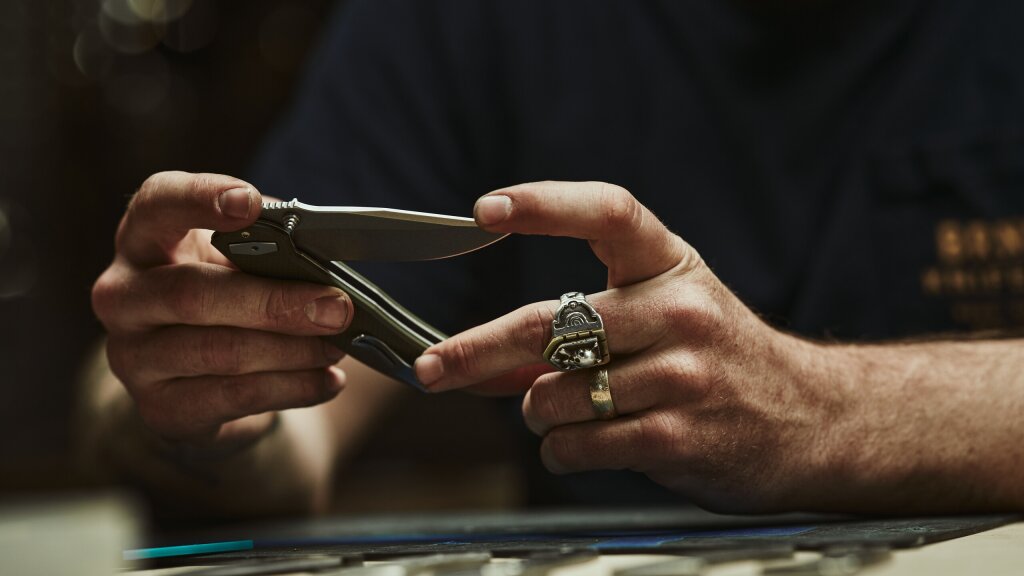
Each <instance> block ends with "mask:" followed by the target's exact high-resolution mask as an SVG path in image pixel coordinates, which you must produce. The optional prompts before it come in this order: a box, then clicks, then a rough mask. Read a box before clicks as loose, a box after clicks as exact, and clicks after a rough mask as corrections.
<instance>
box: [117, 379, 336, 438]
mask: <svg viewBox="0 0 1024 576" xmlns="http://www.w3.org/2000/svg"><path fill="white" fill-rule="evenodd" d="M344 384H345V373H344V372H342V371H341V370H340V369H338V368H337V367H334V366H332V367H330V368H325V369H320V370H304V371H300V372H262V373H259V374H246V375H242V376H201V377H197V378H181V379H176V380H169V381H166V382H162V383H160V384H159V385H157V386H151V387H147V388H146V389H144V390H134V391H133V393H134V394H133V395H134V396H135V398H136V403H137V404H138V408H139V414H140V415H141V416H142V419H143V420H144V421H145V422H146V424H147V425H148V426H149V427H150V428H152V429H153V430H154V431H155V432H156V433H157V434H160V435H161V436H163V437H165V438H168V439H174V440H203V439H206V440H209V439H212V438H213V437H215V435H216V434H217V433H218V431H219V429H220V427H221V425H222V424H224V423H226V422H231V421H233V420H237V419H239V418H243V417H245V416H250V415H252V414H262V413H264V412H274V411H278V410H287V409H290V408H302V407H306V406H313V405H315V404H320V403H322V402H326V401H328V400H330V399H331V398H334V397H335V396H337V395H338V393H339V392H340V391H341V389H342V388H343V387H344Z"/></svg>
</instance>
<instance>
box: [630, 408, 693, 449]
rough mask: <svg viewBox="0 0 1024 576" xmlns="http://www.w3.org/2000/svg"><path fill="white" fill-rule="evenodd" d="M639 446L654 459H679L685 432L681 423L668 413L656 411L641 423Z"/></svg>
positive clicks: (647, 415) (646, 416)
mask: <svg viewBox="0 0 1024 576" xmlns="http://www.w3.org/2000/svg"><path fill="white" fill-rule="evenodd" d="M638 433H639V444H640V446H641V447H643V448H644V451H645V452H647V453H648V454H651V455H652V456H653V457H654V459H655V460H656V461H657V460H662V461H664V459H667V458H673V459H674V458H678V457H679V456H680V455H681V450H680V448H679V447H680V446H681V445H682V440H683V431H682V426H681V425H680V422H679V421H678V420H677V419H676V418H674V417H673V416H672V415H671V414H669V413H668V412H666V411H654V412H650V413H648V414H646V415H645V416H644V417H643V418H642V419H640V421H639V426H638Z"/></svg>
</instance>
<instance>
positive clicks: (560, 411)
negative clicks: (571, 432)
mask: <svg viewBox="0 0 1024 576" xmlns="http://www.w3.org/2000/svg"><path fill="white" fill-rule="evenodd" d="M553 390H554V388H553V387H550V386H545V385H543V384H540V383H538V384H535V385H534V386H533V387H532V388H531V389H530V406H531V408H532V410H533V416H534V418H535V419H536V420H537V421H539V422H540V423H542V424H544V425H546V426H547V427H548V428H551V427H553V426H557V425H558V424H560V423H563V422H566V420H564V417H565V410H564V408H563V407H562V404H561V402H560V401H559V399H558V397H557V394H553V393H552V391H553Z"/></svg>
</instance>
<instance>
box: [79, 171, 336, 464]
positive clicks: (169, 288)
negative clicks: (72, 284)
mask: <svg viewBox="0 0 1024 576" xmlns="http://www.w3.org/2000/svg"><path fill="white" fill-rule="evenodd" d="M260 206H261V197H260V194H259V193H258V192H257V191H256V190H255V189H254V188H253V187H252V186H250V185H249V184H247V183H245V182H243V181H241V180H238V179H235V178H232V177H229V176H222V175H215V174H186V173H183V172H164V173H160V174H156V175H154V176H151V177H150V178H149V179H148V180H146V182H145V183H144V184H143V185H142V187H141V188H140V189H139V191H138V193H137V194H136V195H135V197H134V198H133V199H132V201H131V204H130V205H129V206H128V210H127V213H126V214H125V216H124V218H123V219H122V221H121V224H120V227H119V228H118V232H117V238H116V255H115V258H114V261H113V263H112V264H111V265H110V267H109V268H107V270H106V271H105V272H104V273H103V274H102V275H101V276H100V278H99V279H98V280H97V281H96V284H95V286H94V287H93V308H94V309H95V311H96V314H97V315H98V316H99V318H100V320H101V321H102V322H103V324H104V326H106V328H107V331H108V333H109V339H108V341H107V356H108V358H109V361H110V366H111V369H112V370H113V372H114V373H115V374H116V375H117V377H118V378H119V379H120V380H121V382H122V383H123V384H124V386H125V387H126V388H127V390H128V392H129V393H130V394H131V396H132V397H133V398H134V400H135V403H136V405H137V407H138V410H139V414H140V415H141V416H142V418H143V420H144V421H145V422H146V424H147V425H148V426H149V427H150V428H151V429H153V430H154V431H155V432H157V433H158V434H159V435H160V436H162V437H164V438H167V439H171V440H182V441H188V442H190V443H198V444H202V445H209V444H216V445H217V446H220V447H230V446H232V445H235V444H239V443H244V442H246V441H248V440H250V439H252V438H255V437H257V436H259V435H260V434H262V433H263V432H264V431H265V430H266V429H267V427H268V426H270V424H271V422H272V418H273V412H274V411H277V410H284V409H287V408H296V407H301V406H310V405H314V404H318V403H321V402H325V401H327V400H330V399H331V398H333V397H335V396H336V395H337V394H338V392H339V391H340V390H341V388H342V386H343V385H344V373H343V372H342V371H341V370H340V369H338V368H337V367H335V366H334V365H335V364H336V363H337V362H338V361H339V360H341V358H342V356H343V354H342V353H341V352H340V351H339V350H338V349H336V348H335V347H333V346H332V345H330V344H328V343H326V342H324V341H323V340H321V339H320V338H318V336H321V335H326V334H332V333H337V332H340V331H342V330H344V329H345V327H346V326H347V325H348V323H349V321H350V318H351V315H352V304H351V302H350V300H349V299H348V297H347V296H346V295H345V294H344V293H343V292H342V291H340V290H338V289H337V288H332V287H327V286H318V285H314V284H303V283H294V282H283V281H275V280H269V279H263V278H257V277H255V276H251V275H248V274H244V273H241V272H239V271H237V270H236V269H235V268H234V267H233V266H232V265H231V264H230V262H228V260H227V259H225V258H224V257H223V256H222V255H221V254H220V253H219V252H217V250H216V249H215V248H213V246H211V245H210V235H211V230H220V231H232V230H238V229H240V228H243V227H245V226H248V225H249V224H251V223H252V222H253V221H254V220H255V219H256V218H257V216H258V215H259V212H260Z"/></svg>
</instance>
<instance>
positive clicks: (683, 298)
mask: <svg viewBox="0 0 1024 576" xmlns="http://www.w3.org/2000/svg"><path fill="white" fill-rule="evenodd" d="M672 292H673V294H674V297H673V298H672V301H671V303H670V304H669V305H668V308H667V309H666V310H665V316H666V317H667V319H668V322H669V326H670V327H671V328H672V329H673V330H675V331H676V333H681V334H694V335H699V336H701V337H702V338H706V337H707V336H708V335H710V334H713V333H715V332H716V331H717V329H718V327H720V326H722V325H724V324H725V312H724V310H723V309H722V307H721V305H720V304H719V302H718V300H717V299H716V298H715V297H714V296H713V295H711V294H708V293H707V291H705V290H703V289H701V288H696V287H694V286H693V285H690V284H687V285H684V286H683V287H681V288H680V289H678V290H674V291H672Z"/></svg>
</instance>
